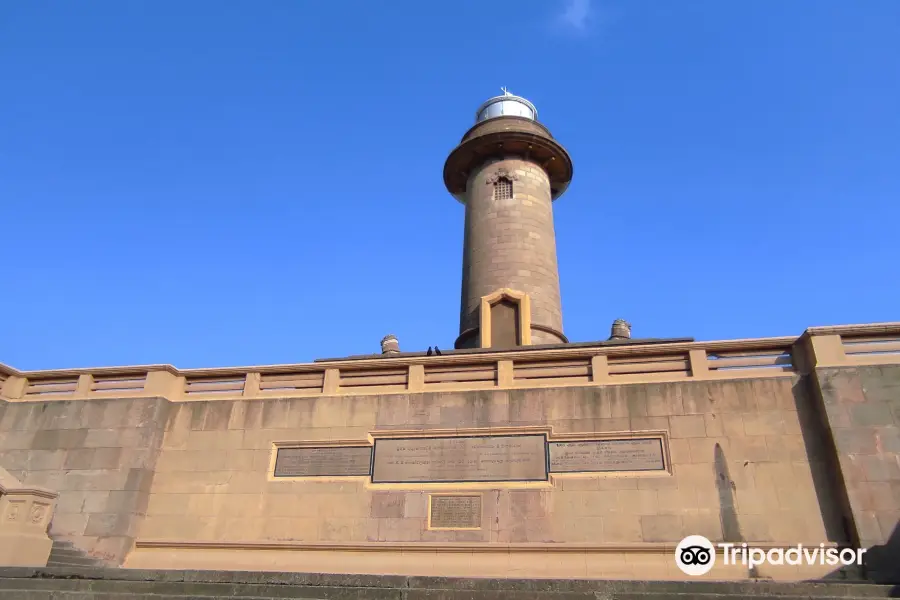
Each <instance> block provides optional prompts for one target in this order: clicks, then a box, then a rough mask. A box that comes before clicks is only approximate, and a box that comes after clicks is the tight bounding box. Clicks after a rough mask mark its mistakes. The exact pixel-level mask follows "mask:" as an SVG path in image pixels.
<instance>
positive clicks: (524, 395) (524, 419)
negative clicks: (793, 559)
mask: <svg viewBox="0 0 900 600" xmlns="http://www.w3.org/2000/svg"><path fill="white" fill-rule="evenodd" d="M880 373H881V371H878V372H876V371H872V374H871V376H872V377H879V376H880V375H879V374H880ZM819 375H820V376H822V377H824V375H823V374H822V373H820V374H819ZM860 376H861V377H863V380H865V381H868V380H866V379H865V377H867V376H866V375H860ZM891 376H892V375H889V376H888V377H887V378H886V380H887V381H891V380H890V377H891ZM835 377H837V376H835ZM835 377H832V378H831V379H830V380H829V381H831V382H832V384H831V387H829V386H827V385H826V386H825V390H826V396H827V394H829V393H832V392H828V391H827V390H831V389H832V388H833V387H834V385H835V383H834V382H836V381H839V380H840V377H838V378H837V379H835ZM851 379H852V378H851ZM847 385H850V384H847ZM864 385H869V387H870V389H875V388H872V387H871V385H870V384H864ZM813 389H814V388H813ZM873 393H876V394H877V393H878V392H871V391H870V392H869V395H870V399H871V400H873V401H876V402H887V400H877V398H876V396H873V395H872V394H873ZM842 397H843V396H842ZM816 400H817V396H816V395H814V394H810V393H808V391H807V383H806V380H805V379H802V378H800V377H798V376H791V375H777V376H773V377H767V378H759V379H735V380H722V381H685V382H671V383H657V384H652V383H648V384H635V385H612V386H585V387H560V388H544V389H520V390H483V391H467V392H428V393H422V394H385V395H367V396H351V395H344V396H319V397H310V398H293V399H248V400H210V401H187V402H176V403H170V402H168V401H167V400H164V399H159V398H154V399H131V400H123V399H119V400H90V401H51V402H38V401H30V402H8V403H5V402H4V403H0V464H2V465H3V466H4V467H6V468H7V469H8V470H9V471H10V472H11V473H12V474H13V475H14V476H16V477H17V478H19V479H21V480H22V481H23V482H24V483H28V484H34V485H40V486H44V487H48V488H50V489H53V490H57V491H58V492H59V493H60V496H59V504H58V508H57V512H56V515H55V516H54V519H53V522H52V525H51V530H50V533H51V536H53V537H54V538H57V539H64V540H68V541H72V542H73V543H75V544H76V545H77V546H78V547H79V548H82V549H84V550H86V551H89V552H91V553H92V554H93V555H95V556H102V557H104V558H106V559H107V560H109V561H110V562H112V563H121V562H122V560H123V559H124V558H125V557H126V555H127V556H128V559H127V561H126V562H125V564H126V566H137V567H163V566H164V567H178V568H182V567H185V566H191V567H193V568H197V567H203V568H222V567H225V568H229V567H233V568H237V567H239V566H243V567H245V568H269V567H271V566H272V565H276V564H277V565H278V566H279V568H284V569H303V568H305V567H303V564H313V563H314V564H315V565H317V566H316V568H317V569H318V570H323V569H324V570H339V571H340V570H347V569H349V570H360V571H362V572H381V571H383V572H399V573H402V572H419V573H423V574H435V575H438V574H442V575H448V574H449V575H460V574H472V573H481V574H484V575H491V576H504V575H514V574H519V575H533V574H535V573H540V574H542V575H544V576H554V574H556V575H557V576H587V577H609V576H621V577H634V576H643V577H650V576H654V575H655V576H657V577H664V578H671V577H673V576H677V573H674V572H673V569H674V564H672V563H673V561H672V560H671V554H670V553H669V552H670V550H666V551H663V546H666V547H668V548H671V546H672V545H674V544H676V543H677V542H678V541H680V540H681V539H682V538H683V537H684V536H685V535H689V534H701V535H705V536H707V537H709V538H710V539H712V540H714V541H715V540H722V541H748V542H757V543H760V544H796V543H799V542H802V543H806V544H815V545H818V544H819V543H820V542H836V543H843V542H847V541H850V538H851V532H848V526H847V524H846V523H844V522H842V518H841V517H842V511H841V506H840V503H839V500H840V497H841V494H840V491H841V481H840V479H839V478H837V479H836V478H835V477H834V476H833V472H834V469H832V468H831V466H830V465H831V462H833V460H834V459H833V457H834V450H833V446H830V445H829V444H830V443H831V442H830V436H829V435H828V433H827V430H826V423H827V422H828V419H826V418H823V416H822V414H820V411H818V407H819V406H820V404H819V403H818V402H817V401H816ZM854 406H855V405H854ZM871 410H872V411H875V412H877V411H878V410H882V409H871ZM850 412H851V414H856V418H857V419H863V420H864V419H866V418H868V417H866V416H865V415H864V414H863V413H866V414H868V412H870V411H866V410H862V412H860V409H858V408H857V409H853V410H851V411H850ZM873 414H874V413H873ZM873 418H874V417H873ZM866 423H868V422H866ZM866 423H863V421H859V426H860V427H863V428H865V427H868V425H866ZM533 426H549V427H552V430H553V434H554V435H558V434H572V433H589V434H590V433H597V434H609V433H620V432H641V431H657V432H658V431H663V432H667V436H668V451H669V453H670V458H671V463H672V465H671V473H654V474H644V475H640V474H633V473H630V474H616V473H608V474H600V475H589V474H579V475H577V476H572V475H568V476H565V477H561V476H556V475H553V476H551V481H550V482H549V483H537V484H531V483H528V484H481V485H479V486H472V485H469V484H441V485H439V486H436V487H434V486H418V487H417V486H415V485H404V486H398V485H394V484H384V485H373V484H371V483H369V480H368V479H367V478H357V479H344V480H339V479H323V480H309V479H307V480H292V479H287V480H278V479H275V478H273V477H272V476H271V472H272V460H273V456H274V446H273V444H275V443H284V442H288V443H290V442H308V441H322V442H334V441H337V440H342V441H350V442H358V443H363V444H366V443H369V442H370V441H371V438H370V434H372V433H375V434H376V435H377V434H379V433H385V432H389V431H400V430H407V431H408V430H421V431H431V430H445V431H446V430H451V431H453V430H461V429H474V430H480V431H483V430H486V429H488V428H497V427H505V428H510V427H512V428H527V427H533ZM842 435H843V434H838V436H837V440H838V449H839V452H841V451H843V452H845V453H846V452H847V450H846V449H845V448H844V446H842V444H844V443H845V442H846V440H845V441H842V440H844V438H843V437H842ZM848 435H849V434H848ZM854 435H857V436H859V435H863V434H862V433H859V434H854ZM848 439H852V440H856V439H857V437H853V435H851V436H850V438H848ZM876 450H877V452H881V453H882V456H886V454H885V453H887V452H889V451H890V450H889V448H888V447H886V446H876ZM842 464H843V463H842ZM886 468H887V467H886ZM867 485H868V484H867ZM890 485H891V484H889V486H888V488H889V489H893V488H892V487H890ZM473 487H477V489H478V493H481V494H482V497H483V507H484V519H483V527H482V528H481V529H479V530H470V531H442V530H434V529H429V528H428V526H427V510H428V496H429V493H432V492H443V493H446V492H457V491H471V490H472V489H473ZM869 488H871V489H872V490H875V489H876V488H877V489H878V490H882V491H883V489H882V488H884V486H880V485H875V486H869ZM867 489H868V488H867ZM854 497H855V496H854ZM894 506H896V503H895V504H894ZM860 510H864V509H860ZM872 510H876V514H875V518H876V519H877V518H879V517H881V518H882V519H883V518H886V516H887V513H888V512H889V511H887V510H885V511H882V513H877V509H872ZM857 512H858V511H857ZM857 512H854V513H853V516H854V517H856V515H857ZM859 514H862V513H859ZM859 518H864V517H858V519H859ZM878 531H879V532H881V531H882V530H881V529H879V530H878ZM867 539H871V538H867ZM135 540H138V541H142V542H147V544H146V545H145V547H144V549H143V550H142V549H138V550H137V551H132V552H131V553H130V554H129V551H130V549H131V548H132V544H133V542H134V541H135ZM154 541H155V542H157V543H158V545H159V546H160V547H166V544H169V546H168V550H158V551H156V552H155V553H154V550H153V548H152V546H153V543H152V542H154ZM873 541H874V542H878V543H884V539H883V536H882V537H880V538H877V539H874V540H873ZM204 542H205V543H208V544H213V545H215V544H218V545H219V547H224V548H230V550H229V552H228V553H226V554H222V553H221V550H220V551H218V552H219V553H218V554H215V553H213V554H208V553H207V554H203V552H206V551H205V550H198V549H197V548H196V547H195V548H194V549H193V550H191V549H190V548H189V546H190V544H195V545H196V544H197V543H204ZM254 544H255V545H256V547H259V545H260V544H282V545H283V544H287V545H288V546H290V545H291V544H294V545H296V544H301V545H304V544H305V545H306V550H304V551H303V552H302V553H293V554H292V553H290V552H288V555H278V556H280V558H277V557H276V555H275V554H266V555H265V556H261V555H259V554H258V553H256V552H255V551H253V549H252V547H253V545H254ZM460 544H461V545H463V546H465V545H468V546H467V547H469V548H470V549H471V548H474V547H476V546H478V547H481V546H482V545H485V544H491V545H493V547H499V548H519V549H522V548H526V549H527V548H529V547H531V548H534V547H542V546H541V545H545V544H546V545H549V547H557V548H560V547H567V548H569V550H567V551H566V552H567V553H563V554H558V555H553V557H550V556H549V555H548V554H546V553H545V552H537V551H535V552H532V553H531V554H530V555H528V556H525V555H514V554H510V552H511V551H512V550H502V551H499V552H498V553H496V554H497V555H496V556H494V555H490V556H488V555H482V554H475V555H472V554H466V553H465V552H463V553H459V552H456V553H455V554H453V553H451V555H441V556H442V557H441V559H440V560H437V559H436V558H434V557H436V556H437V554H436V553H437V552H439V551H440V549H441V548H443V549H444V550H446V549H448V548H452V547H454V545H456V546H459V545H460ZM535 544H536V545H538V546H533V545H535ZM179 545H180V546H179ZM223 545H224V546H223ZM410 545H413V546H415V547H428V548H430V550H428V551H427V552H418V553H416V552H414V553H412V554H410V552H409V551H408V549H409V548H410ZM599 547H604V548H607V549H606V550H602V551H597V552H595V551H594V550H590V548H599ZM645 547H646V548H650V547H653V548H656V550H654V552H657V555H656V557H655V559H654V560H656V562H655V563H653V564H652V565H651V564H650V562H651V561H649V559H648V558H647V557H648V556H649V555H648V554H647V551H645V550H641V548H645ZM178 548H181V550H179V549H178ZM241 548H244V554H241ZM610 548H611V549H612V550H609V549H610ZM373 549H378V550H377V551H376V552H359V550H370V551H371V550H373ZM382 549H383V550H382ZM198 552H199V554H198ZM466 552H470V550H467V551H466ZM592 552H593V554H591V553H592ZM429 553H430V554H429ZM264 554H265V553H264ZM266 557H268V558H266ZM276 558H277V561H276V560H275V559H276ZM379 560H380V561H381V562H379ZM273 561H274V562H273ZM278 561H280V562H278ZM297 561H299V562H297ZM310 561H313V562H310ZM354 561H355V562H354ZM360 561H362V562H360ZM635 561H637V562H635ZM641 561H643V562H641ZM266 565H268V567H267V566H266ZM391 569H393V571H391ZM479 569H480V570H479ZM654 569H655V570H654ZM718 576H721V574H719V575H718ZM738 576H740V577H746V573H740V574H738Z"/></svg>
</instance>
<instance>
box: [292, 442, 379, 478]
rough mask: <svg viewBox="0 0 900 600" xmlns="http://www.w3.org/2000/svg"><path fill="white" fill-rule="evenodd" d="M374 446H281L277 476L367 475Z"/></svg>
mask: <svg viewBox="0 0 900 600" xmlns="http://www.w3.org/2000/svg"><path fill="white" fill-rule="evenodd" d="M371 461H372V448H371V447H370V446H359V447H346V446H345V447H333V448H279V449H278V456H277V457H276V458H275V477H329V476H331V477H348V476H361V477H365V476H366V475H368V474H369V472H370V471H371V467H370V465H371Z"/></svg>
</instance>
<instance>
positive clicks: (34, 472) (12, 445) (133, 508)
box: [0, 398, 169, 564]
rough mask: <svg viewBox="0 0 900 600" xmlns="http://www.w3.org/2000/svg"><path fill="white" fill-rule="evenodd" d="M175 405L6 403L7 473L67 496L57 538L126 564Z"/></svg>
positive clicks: (3, 459)
mask: <svg viewBox="0 0 900 600" xmlns="http://www.w3.org/2000/svg"><path fill="white" fill-rule="evenodd" d="M168 410H169V402H168V400H165V399H160V398H150V399H134V400H121V399H119V400H117V399H112V400H92V401H52V402H2V403H0V465H3V467H4V468H6V469H7V470H8V471H9V472H10V473H11V474H12V475H13V476H14V477H16V478H17V479H19V480H20V481H21V482H22V483H23V484H26V485H35V486H41V487H45V488H49V489H51V490H54V491H56V492H58V493H59V499H58V502H57V506H56V510H55V514H54V516H53V520H52V522H51V525H50V535H51V537H53V538H55V539H61V540H66V541H71V542H72V543H74V544H75V545H76V546H77V547H78V548H80V549H82V550H84V551H86V552H88V553H90V554H91V555H93V556H95V557H98V558H102V559H104V560H107V561H109V562H110V563H112V564H119V563H120V562H121V561H122V560H123V559H124V557H125V555H126V554H127V553H128V551H129V550H130V549H131V547H132V543H133V541H134V537H135V535H136V533H137V527H138V525H139V523H140V521H141V519H142V518H143V515H144V512H145V509H146V506H147V500H148V496H149V493H150V487H151V484H152V480H153V473H154V469H155V466H156V459H157V454H158V452H159V447H160V443H161V442H162V439H163V435H164V433H165V423H166V416H167V412H168Z"/></svg>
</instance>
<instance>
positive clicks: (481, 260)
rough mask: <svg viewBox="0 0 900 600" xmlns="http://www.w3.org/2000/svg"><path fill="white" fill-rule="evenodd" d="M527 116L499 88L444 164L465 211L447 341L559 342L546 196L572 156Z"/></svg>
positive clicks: (525, 107) (552, 196)
mask: <svg viewBox="0 0 900 600" xmlns="http://www.w3.org/2000/svg"><path fill="white" fill-rule="evenodd" d="M537 116H538V111H537V108H536V107H535V106H534V104H532V103H531V102H529V101H528V100H526V99H525V98H522V97H520V96H516V95H513V94H511V93H509V92H508V91H507V90H506V89H505V88H504V89H503V94H502V95H500V96H496V97H494V98H491V99H490V100H488V101H487V102H485V103H484V104H482V105H481V107H479V109H478V110H477V111H476V113H475V125H474V126H473V127H472V128H471V129H469V130H468V131H467V132H466V133H465V135H464V136H463V138H462V141H461V142H460V143H459V145H458V146H457V147H456V148H454V149H453V151H452V152H451V153H450V155H449V156H448V157H447V161H446V163H445V164H444V184H445V185H446V187H447V190H448V191H449V192H450V194H451V195H453V197H455V198H456V199H457V200H458V201H459V202H461V203H462V204H463V205H464V206H465V211H466V214H465V235H464V241H463V261H462V262H463V268H462V294H461V301H460V318H459V337H458V338H457V340H456V344H455V345H456V348H494V349H503V348H514V347H517V346H527V345H532V344H559V343H566V342H568V340H567V339H566V336H565V334H564V333H563V319H562V303H561V300H560V292H559V268H558V266H557V259H556V234H555V232H554V227H553V201H554V200H556V199H557V198H559V197H560V196H562V194H563V193H564V192H565V191H566V188H567V187H568V186H569V183H570V182H571V180H572V159H571V158H570V157H569V154H568V152H566V149H565V148H563V146H562V145H560V144H559V142H557V141H556V140H555V139H554V138H553V135H552V134H551V133H550V130H549V129H547V127H545V126H544V125H542V124H541V123H540V122H539V121H538V118H537Z"/></svg>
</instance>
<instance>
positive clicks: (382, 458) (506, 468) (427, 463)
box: [372, 435, 547, 483]
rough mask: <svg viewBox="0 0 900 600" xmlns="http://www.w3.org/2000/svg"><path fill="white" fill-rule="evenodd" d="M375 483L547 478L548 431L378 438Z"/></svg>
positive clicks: (541, 479) (373, 476)
mask: <svg viewBox="0 0 900 600" xmlns="http://www.w3.org/2000/svg"><path fill="white" fill-rule="evenodd" d="M372 464H373V469H372V483H439V482H474V481H546V480H547V440H546V437H545V436H544V435H506V436H499V435H498V436H477V437H474V436H473V437H444V438H403V439H400V438H394V439H390V438H386V439H379V440H375V458H374V460H373V461H372Z"/></svg>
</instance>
